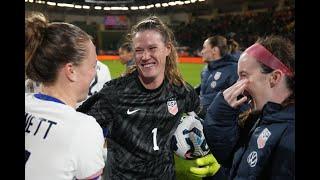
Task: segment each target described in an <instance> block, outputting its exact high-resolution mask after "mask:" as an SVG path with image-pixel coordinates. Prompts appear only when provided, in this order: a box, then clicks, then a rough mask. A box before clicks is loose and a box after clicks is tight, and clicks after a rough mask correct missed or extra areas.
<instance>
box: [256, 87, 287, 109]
mask: <svg viewBox="0 0 320 180" xmlns="http://www.w3.org/2000/svg"><path fill="white" fill-rule="evenodd" d="M290 95H291V92H290V91H289V90H288V89H285V90H284V89H282V90H281V91H273V92H272V93H270V94H269V95H267V96H265V97H268V98H264V99H256V100H255V101H254V107H255V109H257V110H261V109H262V108H263V106H264V105H265V104H266V103H267V102H274V103H278V104H281V103H282V102H283V101H284V100H286V99H287V98H288V97H289V96H290Z"/></svg>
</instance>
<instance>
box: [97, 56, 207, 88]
mask: <svg viewBox="0 0 320 180" xmlns="http://www.w3.org/2000/svg"><path fill="white" fill-rule="evenodd" d="M102 62H103V63H104V64H106V65H107V66H108V67H109V69H110V72H111V77H112V79H114V78H117V77H119V76H120V74H121V73H123V72H124V71H125V66H124V65H122V64H121V63H120V61H102ZM178 66H179V70H180V72H181V74H182V76H183V78H184V79H185V80H186V81H187V82H188V83H190V84H191V85H192V86H196V85H198V84H200V72H201V70H202V69H203V67H204V64H191V63H180V64H179V65H178Z"/></svg>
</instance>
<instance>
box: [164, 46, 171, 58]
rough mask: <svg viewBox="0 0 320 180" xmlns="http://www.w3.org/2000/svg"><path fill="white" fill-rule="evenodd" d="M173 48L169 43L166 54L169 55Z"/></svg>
mask: <svg viewBox="0 0 320 180" xmlns="http://www.w3.org/2000/svg"><path fill="white" fill-rule="evenodd" d="M171 50H172V44H171V43H168V44H167V45H166V50H165V51H166V52H165V53H166V56H169V54H170V52H171Z"/></svg>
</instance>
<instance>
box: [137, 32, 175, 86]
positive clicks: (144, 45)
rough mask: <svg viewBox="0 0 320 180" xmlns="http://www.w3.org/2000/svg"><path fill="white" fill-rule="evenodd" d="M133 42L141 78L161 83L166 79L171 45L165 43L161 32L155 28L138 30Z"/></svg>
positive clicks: (147, 81) (146, 81) (143, 80)
mask: <svg viewBox="0 0 320 180" xmlns="http://www.w3.org/2000/svg"><path fill="white" fill-rule="evenodd" d="M132 42H133V47H134V50H135V61H136V65H137V67H138V71H139V77H140V80H142V82H143V83H155V84H158V85H160V84H161V83H162V81H163V79H164V71H165V66H166V57H167V56H168V55H169V53H170V50H171V49H170V46H169V45H166V44H165V43H164V40H163V37H162V36H161V34H160V33H159V32H158V31H155V30H145V31H140V32H137V33H136V34H135V36H134V37H133V39H132ZM159 83H160V84H159Z"/></svg>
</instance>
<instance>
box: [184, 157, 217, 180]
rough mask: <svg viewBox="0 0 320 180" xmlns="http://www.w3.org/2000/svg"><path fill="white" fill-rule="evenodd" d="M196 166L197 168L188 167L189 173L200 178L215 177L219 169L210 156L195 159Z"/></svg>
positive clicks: (214, 159)
mask: <svg viewBox="0 0 320 180" xmlns="http://www.w3.org/2000/svg"><path fill="white" fill-rule="evenodd" d="M196 164H197V166H198V167H190V172H191V174H192V175H193V176H197V177H201V178H203V177H208V176H213V175H215V174H216V173H217V172H218V170H219V169H220V167H221V165H220V164H219V163H218V162H217V160H216V158H215V157H214V156H213V155H212V154H208V155H206V156H204V157H200V158H198V159H196Z"/></svg>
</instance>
